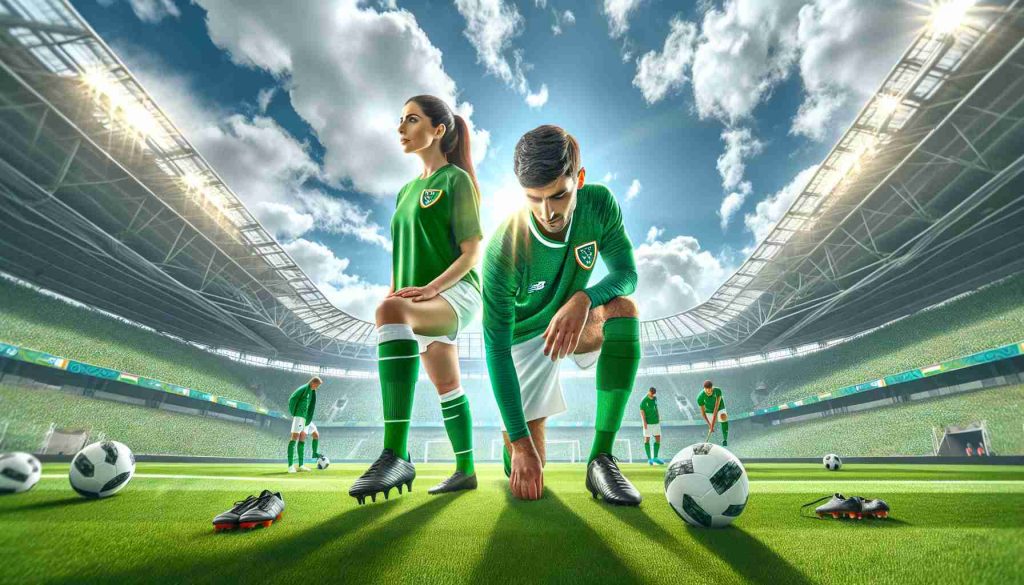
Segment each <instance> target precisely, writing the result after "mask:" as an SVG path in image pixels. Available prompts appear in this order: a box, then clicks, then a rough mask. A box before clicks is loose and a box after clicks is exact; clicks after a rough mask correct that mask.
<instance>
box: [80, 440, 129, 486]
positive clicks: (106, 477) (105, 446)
mask: <svg viewBox="0 0 1024 585" xmlns="http://www.w3.org/2000/svg"><path fill="white" fill-rule="evenodd" d="M133 475H135V454H134V453H132V450H131V449H129V448H128V447H127V446H126V445H125V444H124V443H118V442H117V441H103V442H102V443H93V444H91V445H86V447H85V448H84V449H82V450H81V451H79V452H78V454H77V455H75V458H74V459H72V460H71V470H70V472H69V473H68V476H69V479H70V480H71V487H72V488H74V489H75V491H76V492H78V493H79V495H82V496H85V497H87V498H106V497H108V496H112V495H114V494H116V493H117V492H119V491H121V490H122V489H124V487H125V486H126V485H128V482H129V481H131V479H132V476H133Z"/></svg>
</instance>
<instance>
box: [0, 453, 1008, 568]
mask: <svg viewBox="0 0 1024 585" xmlns="http://www.w3.org/2000/svg"><path fill="white" fill-rule="evenodd" d="M363 467H364V466H362V465H334V466H332V467H331V468H330V469H329V470H327V471H323V472H313V473H308V474H299V475H288V474H286V473H283V471H284V467H283V465H241V464H231V465H216V464H153V463H140V464H139V466H138V469H137V474H136V476H135V478H134V479H133V480H132V483H131V484H130V485H129V486H128V487H127V488H126V489H125V490H124V491H123V492H122V493H120V494H119V495H117V496H115V497H112V498H109V499H106V500H99V501H89V500H85V499H83V498H80V497H79V496H77V495H76V494H75V493H74V492H73V491H72V490H71V488H70V487H69V485H68V481H67V476H66V473H67V465H66V464H47V465H45V466H44V470H43V472H44V476H43V479H42V481H40V483H39V485H38V486H36V487H35V488H34V489H33V490H32V491H30V492H28V493H25V494H18V495H11V496H4V497H0V550H2V551H4V553H3V562H2V563H0V582H3V583H67V582H74V583H85V582H118V583H123V582H145V583H163V582H167V583H170V582H174V583H181V582H197V583H202V582H211V583H212V582H225V581H240V580H243V579H244V580H246V581H248V582H309V583H320V582H339V583H340V582H344V583H389V584H394V583H406V582H408V583H448V582H465V583H484V584H496V583H509V582H512V583H527V582H533V583H536V582H561V583H564V582H579V583H596V582H608V583H623V582H640V581H643V582H664V583H687V584H697V583H714V584H716V585H721V584H723V583H770V584H772V585H786V584H800V583H835V584H840V583H844V584H845V583H940V582H941V583H972V584H978V583H1010V582H1014V581H1016V582H1020V581H1019V580H1020V579H1021V575H1024V467H996V466H943V465H899V466H897V465H891V466H882V465H850V464H848V465H847V466H845V467H844V469H843V470H842V471H840V472H837V473H829V472H826V471H825V470H823V469H820V468H819V467H818V466H812V465H797V464H751V465H749V466H747V470H748V472H749V474H750V480H751V482H750V487H751V495H750V500H749V503H748V505H747V508H746V510H745V511H744V513H743V515H742V516H740V518H739V519H738V520H737V521H736V522H735V523H734V524H733V526H732V527H730V528H726V529H721V530H704V529H696V528H689V527H687V526H685V525H684V524H683V523H682V521H681V520H680V519H679V518H678V517H677V516H676V515H675V513H674V512H673V511H672V509H671V508H669V506H668V504H667V503H666V502H665V498H664V495H663V492H662V483H663V474H664V468H650V467H647V466H641V465H624V469H625V471H626V473H627V475H628V476H629V477H630V478H632V479H633V480H634V482H635V483H636V484H637V487H638V488H639V489H640V491H641V492H642V493H643V494H644V497H645V500H644V502H643V504H642V505H641V506H640V507H639V508H613V507H610V506H608V505H605V504H604V503H602V502H600V501H598V500H593V499H591V497H590V494H589V493H587V492H586V490H585V489H584V487H583V474H584V468H583V466H581V465H569V464H562V465H558V464H552V465H550V466H549V468H548V470H547V472H546V482H545V486H546V491H545V496H544V499H543V500H541V501H539V502H518V501H514V500H512V499H511V498H510V497H509V495H508V490H507V487H506V484H505V482H504V476H503V475H502V473H501V469H500V467H499V466H497V465H481V466H480V467H479V473H480V475H481V480H482V481H481V485H480V489H478V490H477V491H475V492H469V493H463V494H461V495H455V496H438V497H432V496H428V495H427V493H426V488H427V487H429V486H430V485H432V484H433V483H435V482H436V481H438V480H440V479H441V478H442V477H443V476H444V475H445V474H446V473H448V472H449V471H450V466H449V465H445V464H430V465H427V464H421V465H419V466H417V470H418V476H417V479H416V483H415V484H414V485H413V492H412V493H411V494H406V495H403V496H401V497H394V498H392V499H391V500H389V501H384V500H383V499H380V498H378V501H377V503H376V504H367V505H366V506H357V505H356V504H355V502H354V501H353V500H352V498H350V497H348V495H347V493H346V492H347V489H348V486H349V485H350V484H351V482H352V480H353V479H354V478H355V477H356V476H357V475H358V474H359V473H361V472H362V471H363ZM264 488H270V489H274V490H280V491H281V492H282V494H283V495H284V498H285V501H286V506H287V507H286V509H285V512H284V517H283V518H282V520H281V521H279V522H276V523H274V525H273V526H272V527H270V528H261V529H256V530H253V531H245V532H239V531H232V532H225V533H216V534H215V533H214V532H213V527H212V525H211V524H210V520H211V519H212V518H213V516H214V515H216V514H217V513H219V512H221V511H223V510H225V509H227V508H229V507H230V506H231V504H232V502H234V501H235V500H238V499H242V498H243V497H244V496H246V495H247V494H250V493H258V492H259V491H260V490H262V489H264ZM836 491H838V492H842V493H843V494H844V495H861V496H869V497H880V498H883V499H885V500H886V501H887V502H888V503H889V505H890V506H891V507H892V517H891V518H890V519H888V520H871V521H869V520H863V521H849V520H847V521H837V520H812V519H805V518H801V517H800V514H799V509H800V504H802V503H805V502H808V501H811V500H814V499H817V498H818V497H821V496H824V495H826V494H830V493H832V492H836Z"/></svg>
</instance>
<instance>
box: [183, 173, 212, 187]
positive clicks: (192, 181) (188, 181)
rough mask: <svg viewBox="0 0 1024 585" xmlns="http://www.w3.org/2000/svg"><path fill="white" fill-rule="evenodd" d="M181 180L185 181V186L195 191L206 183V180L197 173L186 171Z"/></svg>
mask: <svg viewBox="0 0 1024 585" xmlns="http://www.w3.org/2000/svg"><path fill="white" fill-rule="evenodd" d="M181 180H182V182H183V183H185V187H187V188H188V189H190V190H193V191H199V190H200V189H202V188H203V187H204V186H205V185H206V181H204V180H203V178H202V177H200V176H199V175H198V174H196V173H191V172H189V173H185V174H184V175H183V176H182V177H181Z"/></svg>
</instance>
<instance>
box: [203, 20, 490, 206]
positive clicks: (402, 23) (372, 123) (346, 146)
mask: <svg viewBox="0 0 1024 585" xmlns="http://www.w3.org/2000/svg"><path fill="white" fill-rule="evenodd" d="M197 2H198V3H199V4H201V5H202V7H203V8H205V9H206V11H207V14H206V22H207V28H208V31H209V34H210V38H211V39H212V40H213V42H214V43H215V44H217V46H219V47H221V48H223V49H224V50H226V51H227V52H228V54H229V55H230V57H231V59H232V60H233V61H234V62H236V63H238V64H241V65H244V66H249V67H255V68H259V69H263V70H266V71H268V72H270V73H272V74H273V75H275V76H277V77H280V78H284V79H286V81H287V86H288V87H289V88H290V89H289V91H288V96H289V98H290V99H291V103H292V106H293V108H294V109H295V111H296V112H297V113H298V114H299V115H300V116H301V117H302V118H303V119H304V120H305V121H306V122H307V123H308V124H309V125H310V127H311V128H312V129H313V130H314V131H315V132H316V135H317V138H318V139H319V141H320V143H321V144H323V146H324V148H325V153H324V160H323V174H324V178H325V179H326V180H328V181H330V182H331V183H332V184H340V185H344V186H350V187H352V188H354V189H356V190H359V191H363V192H366V193H371V194H375V195H383V196H394V194H395V193H397V192H398V190H399V189H400V188H401V186H402V185H403V184H405V182H406V181H408V179H409V178H410V177H412V176H414V175H415V174H416V172H417V171H418V170H419V163H418V160H417V158H416V157H414V156H407V155H405V154H404V153H403V152H402V150H401V148H400V147H399V144H398V141H397V139H396V136H397V133H396V132H395V124H396V122H395V121H396V120H397V118H398V113H399V112H400V111H401V108H402V104H403V103H404V102H405V100H406V99H408V98H409V97H411V96H414V95H417V94H421V93H429V94H433V95H436V96H438V97H440V98H442V99H444V100H445V101H447V102H448V103H449V104H452V105H453V106H454V107H455V110H456V111H457V112H458V113H461V114H462V115H463V116H464V117H465V118H466V119H467V122H468V123H469V125H470V127H471V128H472V129H473V139H472V143H473V158H474V161H475V162H476V164H480V163H481V162H482V161H483V160H484V158H485V156H486V151H487V145H488V143H489V141H490V136H489V134H488V133H487V132H486V131H484V130H476V129H475V128H473V122H472V117H471V116H472V105H471V104H469V103H465V102H463V103H457V99H456V98H457V93H458V90H457V87H456V85H455V82H454V81H453V80H452V79H451V77H449V76H448V74H447V73H446V72H445V70H444V67H443V64H442V59H441V51H440V50H438V48H437V47H435V46H434V45H433V44H432V43H431V41H430V39H429V38H427V35H426V33H424V32H423V30H422V29H421V28H420V27H419V24H418V23H417V22H416V18H415V16H413V15H412V13H410V12H408V11H406V10H387V11H384V12H380V11H378V10H376V9H374V8H371V7H368V6H366V5H364V4H361V3H360V2H358V1H357V0H339V1H337V2H331V3H328V2H311V3H309V4H308V5H306V6H305V8H304V9H303V10H293V9H291V8H290V7H289V5H288V4H287V3H282V2H278V1H276V0H197ZM384 6H387V4H384Z"/></svg>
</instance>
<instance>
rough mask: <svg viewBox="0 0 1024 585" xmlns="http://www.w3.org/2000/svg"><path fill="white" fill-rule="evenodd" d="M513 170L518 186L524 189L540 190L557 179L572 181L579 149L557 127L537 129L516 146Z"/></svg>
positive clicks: (576, 171)
mask: <svg viewBox="0 0 1024 585" xmlns="http://www.w3.org/2000/svg"><path fill="white" fill-rule="evenodd" d="M513 167H514V169H515V173H516V177H518V178H519V184H520V185H522V186H523V187H526V188H536V187H543V186H544V185H547V184H548V183H550V182H552V181H554V180H555V179H559V178H561V177H573V178H576V175H577V174H578V173H579V171H580V145H579V143H578V142H576V139H575V138H573V136H572V134H569V133H568V132H566V131H565V130H563V129H561V128H559V127H558V126H552V125H545V126H537V127H536V128H534V129H533V130H530V131H529V132H527V133H526V134H523V137H522V138H520V139H519V142H518V143H517V144H516V151H515V155H514V157H513Z"/></svg>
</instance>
